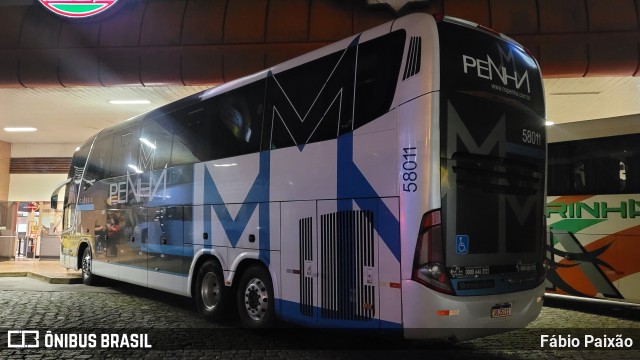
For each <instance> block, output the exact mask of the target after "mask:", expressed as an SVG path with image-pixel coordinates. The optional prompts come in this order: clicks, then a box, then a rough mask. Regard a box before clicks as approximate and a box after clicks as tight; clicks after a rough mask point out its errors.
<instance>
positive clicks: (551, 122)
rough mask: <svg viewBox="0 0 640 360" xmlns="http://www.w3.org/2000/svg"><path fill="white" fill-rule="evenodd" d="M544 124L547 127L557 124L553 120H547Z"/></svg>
mask: <svg viewBox="0 0 640 360" xmlns="http://www.w3.org/2000/svg"><path fill="white" fill-rule="evenodd" d="M544 124H545V125H547V126H551V125H555V123H554V122H553V121H551V120H546V121H545V122H544Z"/></svg>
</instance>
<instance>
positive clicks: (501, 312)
mask: <svg viewBox="0 0 640 360" xmlns="http://www.w3.org/2000/svg"><path fill="white" fill-rule="evenodd" d="M507 316H511V304H501V305H494V306H492V307H491V317H492V318H502V317H507Z"/></svg>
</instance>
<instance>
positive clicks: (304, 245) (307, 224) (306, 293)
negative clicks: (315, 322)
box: [298, 217, 313, 317]
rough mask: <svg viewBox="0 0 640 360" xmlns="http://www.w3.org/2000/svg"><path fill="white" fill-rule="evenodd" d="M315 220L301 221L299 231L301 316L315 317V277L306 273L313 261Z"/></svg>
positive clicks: (306, 219) (305, 219)
mask: <svg viewBox="0 0 640 360" xmlns="http://www.w3.org/2000/svg"><path fill="white" fill-rule="evenodd" d="M312 221H313V219H312V218H310V217H308V218H304V219H300V221H299V222H298V230H299V232H300V269H301V270H302V271H303V273H302V274H300V314H302V315H303V316H308V317H313V277H312V276H306V274H305V273H304V271H305V269H306V268H307V267H306V263H307V262H312V261H313V247H312V245H313V233H312V229H313V226H312V225H313V223H312Z"/></svg>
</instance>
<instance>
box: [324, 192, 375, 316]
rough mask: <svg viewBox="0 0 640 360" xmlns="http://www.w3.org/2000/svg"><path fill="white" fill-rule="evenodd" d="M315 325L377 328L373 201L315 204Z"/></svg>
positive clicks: (332, 201) (333, 201) (339, 201)
mask: <svg viewBox="0 0 640 360" xmlns="http://www.w3.org/2000/svg"><path fill="white" fill-rule="evenodd" d="M317 204H318V205H317V206H318V215H317V218H316V219H317V227H318V231H317V234H318V241H317V243H316V248H317V250H316V251H317V254H318V256H317V269H318V274H319V275H318V278H319V281H318V285H317V286H318V307H319V308H320V309H319V314H318V321H319V323H320V325H321V326H327V327H348V328H378V327H379V326H380V321H379V319H380V311H379V309H380V298H379V297H380V296H379V295H380V289H379V286H378V261H377V259H378V242H379V241H378V240H379V237H378V235H377V233H376V232H375V231H374V226H375V222H376V221H377V219H378V200H377V199H359V200H337V201H335V200H327V201H318V203H317Z"/></svg>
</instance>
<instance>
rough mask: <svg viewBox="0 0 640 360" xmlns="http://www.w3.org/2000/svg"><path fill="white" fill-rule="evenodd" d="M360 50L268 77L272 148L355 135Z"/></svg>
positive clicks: (336, 54) (349, 50) (270, 143)
mask: <svg viewBox="0 0 640 360" xmlns="http://www.w3.org/2000/svg"><path fill="white" fill-rule="evenodd" d="M356 49H357V48H356V47H355V46H352V47H349V48H347V49H345V50H342V51H339V52H336V53H333V54H330V55H327V56H324V57H321V58H319V59H317V60H314V61H311V62H309V63H306V64H303V65H300V66H297V67H295V68H293V69H290V70H286V71H283V72H281V73H278V74H274V75H273V76H271V77H269V79H268V81H267V106H266V112H265V125H266V126H265V128H268V129H270V131H268V132H266V134H267V136H268V139H266V140H267V143H268V146H270V148H271V149H275V148H282V147H288V146H295V145H304V144H307V143H310V142H317V141H323V140H329V139H335V138H336V137H337V136H338V134H340V133H344V132H346V131H351V130H352V128H353V124H352V116H353V106H352V104H353V79H354V75H355V65H356V53H357V52H356Z"/></svg>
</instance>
